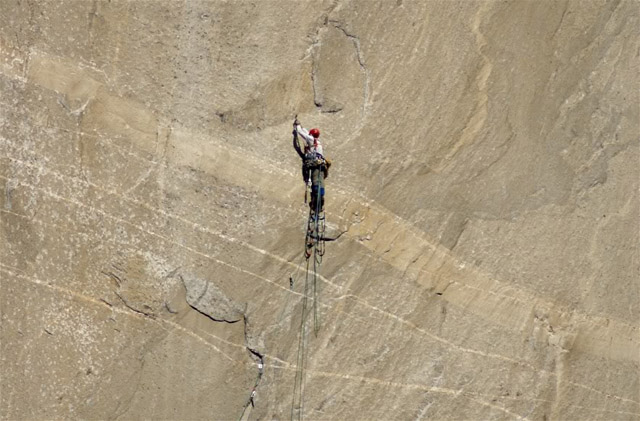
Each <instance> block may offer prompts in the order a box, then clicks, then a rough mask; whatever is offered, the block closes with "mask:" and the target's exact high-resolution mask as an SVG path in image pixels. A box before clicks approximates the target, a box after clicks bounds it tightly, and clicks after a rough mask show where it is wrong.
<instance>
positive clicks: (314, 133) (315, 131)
mask: <svg viewBox="0 0 640 421" xmlns="http://www.w3.org/2000/svg"><path fill="white" fill-rule="evenodd" d="M309 134H310V135H311V136H313V137H315V138H316V139H317V138H319V137H320V130H318V129H311V130H309Z"/></svg>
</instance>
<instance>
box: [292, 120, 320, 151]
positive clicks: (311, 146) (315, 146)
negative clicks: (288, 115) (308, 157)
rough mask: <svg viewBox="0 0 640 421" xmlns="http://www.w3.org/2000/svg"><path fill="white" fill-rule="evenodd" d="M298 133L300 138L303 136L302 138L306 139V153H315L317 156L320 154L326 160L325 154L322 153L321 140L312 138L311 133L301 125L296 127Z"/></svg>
mask: <svg viewBox="0 0 640 421" xmlns="http://www.w3.org/2000/svg"><path fill="white" fill-rule="evenodd" d="M296 132H298V134H299V135H300V136H302V138H303V139H304V143H305V147H304V153H305V154H306V153H309V152H315V153H317V154H320V155H321V156H322V157H323V158H324V154H323V151H322V144H321V143H320V140H318V139H316V138H315V137H313V136H311V135H310V134H309V131H308V130H307V129H305V128H304V127H302V126H301V125H299V124H298V125H296Z"/></svg>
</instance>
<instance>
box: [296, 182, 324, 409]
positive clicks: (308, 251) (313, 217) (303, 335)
mask: <svg viewBox="0 0 640 421" xmlns="http://www.w3.org/2000/svg"><path fill="white" fill-rule="evenodd" d="M316 194H317V196H316V198H315V199H316V200H315V209H309V218H308V219H307V227H306V236H305V244H304V247H305V252H304V257H305V259H306V261H307V262H306V263H307V264H306V270H305V281H304V291H303V296H302V314H301V316H300V331H299V333H298V334H299V336H298V355H297V358H296V377H295V380H294V386H293V399H292V402H291V420H300V421H302V419H303V417H304V389H305V387H304V380H305V374H304V369H305V362H306V343H307V320H308V317H309V314H310V313H311V311H310V310H309V309H308V306H309V297H310V295H311V294H313V332H314V335H315V336H316V337H317V336H318V331H319V330H320V316H319V314H318V272H319V270H320V264H321V263H322V256H324V252H325V249H324V243H325V239H324V233H325V214H324V210H323V209H322V191H321V190H320V188H318V189H317V193H316ZM312 257H313V267H311V263H310V261H309V260H310V258H312ZM299 268H300V266H299V267H298V269H299ZM295 276H297V270H296V275H295ZM294 282H295V277H294V276H291V277H290V278H289V284H290V287H291V288H293V285H294Z"/></svg>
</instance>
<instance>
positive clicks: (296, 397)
mask: <svg viewBox="0 0 640 421" xmlns="http://www.w3.org/2000/svg"><path fill="white" fill-rule="evenodd" d="M308 289H309V260H308V259H307V270H306V276H305V280H304V291H303V292H304V294H303V296H302V315H301V316H300V331H299V337H298V355H297V357H296V377H295V381H294V385H293V401H292V402H291V420H295V419H297V420H300V421H302V417H303V413H304V366H305V355H306V350H305V344H306V336H307V332H306V330H307V329H306V325H307V315H308V312H307V300H308V296H309V294H308ZM296 411H297V417H296Z"/></svg>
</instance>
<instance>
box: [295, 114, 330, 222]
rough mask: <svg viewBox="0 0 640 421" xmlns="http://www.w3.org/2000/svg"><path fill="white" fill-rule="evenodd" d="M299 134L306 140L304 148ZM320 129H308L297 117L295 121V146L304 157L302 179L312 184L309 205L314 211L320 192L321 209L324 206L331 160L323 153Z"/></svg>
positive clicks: (301, 156)
mask: <svg viewBox="0 0 640 421" xmlns="http://www.w3.org/2000/svg"><path fill="white" fill-rule="evenodd" d="M298 135H300V137H302V139H303V140H304V150H302V148H301V147H300V145H299V144H298ZM319 137H320V130H318V129H311V130H309V131H307V129H305V128H304V127H302V126H301V125H300V122H299V121H298V119H297V118H296V119H295V121H294V122H293V147H294V148H295V150H296V152H297V153H298V155H299V156H300V158H302V179H303V180H304V181H305V182H306V183H307V185H310V186H311V201H310V203H309V207H310V208H311V211H312V212H315V211H316V209H317V203H316V201H317V198H318V193H320V210H322V209H323V208H324V179H325V178H326V177H327V176H328V175H329V167H330V166H331V162H330V161H329V160H326V159H325V158H324V155H323V149H322V143H320V139H319Z"/></svg>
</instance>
